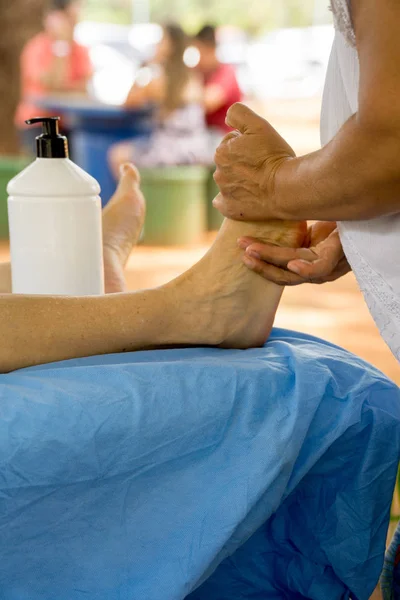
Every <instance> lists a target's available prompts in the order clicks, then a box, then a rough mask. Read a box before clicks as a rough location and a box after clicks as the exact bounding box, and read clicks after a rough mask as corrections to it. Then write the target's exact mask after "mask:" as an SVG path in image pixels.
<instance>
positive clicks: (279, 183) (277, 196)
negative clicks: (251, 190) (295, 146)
mask: <svg viewBox="0 0 400 600" xmlns="http://www.w3.org/2000/svg"><path fill="white" fill-rule="evenodd" d="M297 163H298V159H297V158H285V159H284V160H282V161H281V162H280V163H279V165H278V166H277V167H276V169H275V172H274V174H273V181H272V186H271V191H270V193H269V194H268V204H269V206H270V211H271V213H272V214H271V217H272V218H274V219H282V220H284V221H300V220H304V218H303V217H302V216H301V215H300V213H299V208H300V210H301V207H300V206H299V204H298V202H297V201H296V199H297V198H298V196H299V194H298V190H296V175H297V169H298V164H297ZM297 187H298V186H297ZM296 192H297V193H296ZM293 200H294V201H293Z"/></svg>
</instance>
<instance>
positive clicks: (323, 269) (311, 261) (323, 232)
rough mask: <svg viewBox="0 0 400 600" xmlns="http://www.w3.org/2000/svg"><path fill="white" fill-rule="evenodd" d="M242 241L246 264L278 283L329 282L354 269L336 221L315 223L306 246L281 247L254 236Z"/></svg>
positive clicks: (240, 243)
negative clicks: (346, 254) (347, 255)
mask: <svg viewBox="0 0 400 600" xmlns="http://www.w3.org/2000/svg"><path fill="white" fill-rule="evenodd" d="M238 244H239V246H240V247H241V248H243V249H244V250H245V253H244V255H243V262H244V263H245V265H246V266H247V267H248V268H249V269H251V270H252V271H255V272H256V273H259V274H260V275H261V276H262V277H264V278H265V279H268V280H269V281H273V282H274V283H276V284H278V285H300V284H301V283H326V282H329V281H335V280H336V279H339V277H342V276H343V275H346V273H348V272H349V271H351V267H350V265H349V263H348V262H347V259H346V257H345V255H344V252H343V248H342V244H341V242H340V238H339V233H338V231H337V228H336V223H324V222H322V223H316V224H315V225H312V226H311V227H310V228H309V230H308V236H307V239H306V247H303V248H296V249H293V248H281V247H279V246H273V245H271V244H262V243H260V242H257V240H254V239H252V238H241V239H240V240H239V241H238Z"/></svg>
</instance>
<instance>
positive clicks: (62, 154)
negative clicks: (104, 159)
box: [7, 117, 104, 296]
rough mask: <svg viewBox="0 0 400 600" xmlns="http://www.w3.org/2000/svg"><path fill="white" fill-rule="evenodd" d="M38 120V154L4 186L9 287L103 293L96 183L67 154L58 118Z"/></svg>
mask: <svg viewBox="0 0 400 600" xmlns="http://www.w3.org/2000/svg"><path fill="white" fill-rule="evenodd" d="M35 122H42V123H43V129H44V133H43V134H42V135H41V136H39V137H38V138H37V156H38V158H37V159H36V160H35V161H34V162H33V163H32V164H30V165H29V166H28V167H27V168H26V169H24V170H23V171H22V172H21V173H20V174H19V175H17V176H16V177H14V179H12V180H11V181H10V183H9V185H8V188H7V191H8V194H9V199H8V215H9V228H10V250H11V271H12V291H13V293H16V294H51V295H72V296H85V295H96V294H102V293H104V267H103V243H102V215H101V200H100V196H99V193H100V187H99V184H98V183H97V181H96V180H95V179H93V177H91V176H90V175H88V174H87V173H85V171H83V170H82V169H81V168H80V167H78V166H77V165H75V164H74V163H73V162H72V161H70V160H69V159H68V145H67V140H66V138H65V137H63V136H61V135H59V134H58V117H54V118H43V119H31V120H30V121H28V122H27V123H28V124H32V123H35Z"/></svg>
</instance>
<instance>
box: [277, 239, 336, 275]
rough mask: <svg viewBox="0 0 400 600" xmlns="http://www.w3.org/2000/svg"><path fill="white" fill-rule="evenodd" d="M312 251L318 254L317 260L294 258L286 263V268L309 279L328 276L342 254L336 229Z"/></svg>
mask: <svg viewBox="0 0 400 600" xmlns="http://www.w3.org/2000/svg"><path fill="white" fill-rule="evenodd" d="M313 251H314V252H315V254H316V255H317V256H319V258H318V259H317V260H315V261H313V262H310V261H308V260H304V259H303V260H295V261H292V262H290V263H288V265H287V268H288V269H289V270H290V271H293V272H294V273H297V274H298V275H300V276H301V277H308V278H310V279H318V278H323V279H325V278H326V277H328V275H330V274H331V273H332V272H333V271H334V270H335V268H336V267H337V265H338V263H339V262H340V261H341V260H342V258H343V256H344V254H343V248H342V244H341V242H340V237H339V233H338V231H337V230H335V231H334V232H333V233H331V234H330V235H329V236H328V237H327V238H326V240H324V241H323V242H321V243H320V244H318V245H317V246H315V247H314V249H313Z"/></svg>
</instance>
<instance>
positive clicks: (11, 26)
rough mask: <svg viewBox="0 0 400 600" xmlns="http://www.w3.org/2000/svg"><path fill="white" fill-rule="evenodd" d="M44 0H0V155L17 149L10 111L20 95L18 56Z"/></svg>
mask: <svg viewBox="0 0 400 600" xmlns="http://www.w3.org/2000/svg"><path fill="white" fill-rule="evenodd" d="M46 4H47V0H0V102H1V104H0V155H5V154H16V153H18V152H19V144H18V138H17V134H16V130H15V127H14V115H15V111H16V108H17V105H18V102H19V98H20V68H19V59H20V54H21V50H22V48H23V46H24V44H25V43H26V42H27V41H28V40H29V38H30V37H32V36H33V35H35V33H37V32H38V31H39V30H40V28H41V24H42V21H43V12H44V9H45V6H46Z"/></svg>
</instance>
